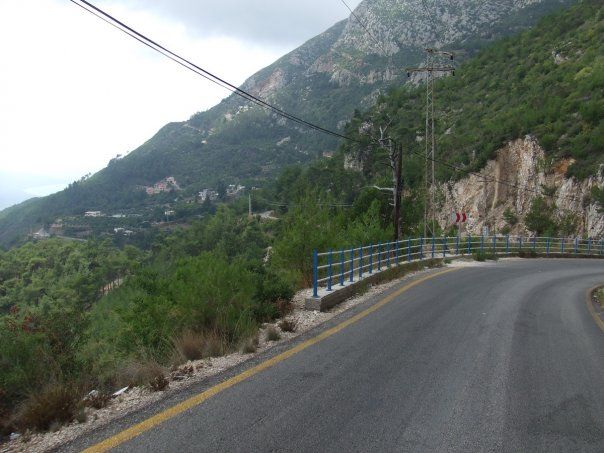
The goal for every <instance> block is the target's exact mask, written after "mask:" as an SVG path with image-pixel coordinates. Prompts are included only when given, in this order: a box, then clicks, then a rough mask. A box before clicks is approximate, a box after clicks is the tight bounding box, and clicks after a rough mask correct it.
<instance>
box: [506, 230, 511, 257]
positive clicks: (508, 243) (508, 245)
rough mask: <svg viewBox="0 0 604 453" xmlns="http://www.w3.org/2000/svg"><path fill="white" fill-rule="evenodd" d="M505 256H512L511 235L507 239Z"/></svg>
mask: <svg viewBox="0 0 604 453" xmlns="http://www.w3.org/2000/svg"><path fill="white" fill-rule="evenodd" d="M505 254H506V255H509V254H510V235H509V234H508V235H507V236H506V237H505Z"/></svg>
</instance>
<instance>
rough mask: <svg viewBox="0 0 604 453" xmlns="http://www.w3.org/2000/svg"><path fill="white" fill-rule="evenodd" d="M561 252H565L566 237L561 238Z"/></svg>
mask: <svg viewBox="0 0 604 453" xmlns="http://www.w3.org/2000/svg"><path fill="white" fill-rule="evenodd" d="M560 253H564V238H560Z"/></svg>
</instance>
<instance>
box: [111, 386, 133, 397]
mask: <svg viewBox="0 0 604 453" xmlns="http://www.w3.org/2000/svg"><path fill="white" fill-rule="evenodd" d="M129 388H130V387H129V386H126V387H124V388H123V389H119V390H118V391H117V392H115V393H113V394H112V395H111V396H112V397H113V398H117V397H118V396H120V395H123V394H124V393H126V392H127V391H128V389H129Z"/></svg>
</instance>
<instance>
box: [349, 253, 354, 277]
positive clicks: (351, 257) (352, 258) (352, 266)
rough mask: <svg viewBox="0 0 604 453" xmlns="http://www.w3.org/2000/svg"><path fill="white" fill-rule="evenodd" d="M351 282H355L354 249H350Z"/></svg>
mask: <svg viewBox="0 0 604 453" xmlns="http://www.w3.org/2000/svg"><path fill="white" fill-rule="evenodd" d="M348 278H349V279H350V282H351V283H352V282H354V247H352V248H351V249H350V276H349V277H348Z"/></svg>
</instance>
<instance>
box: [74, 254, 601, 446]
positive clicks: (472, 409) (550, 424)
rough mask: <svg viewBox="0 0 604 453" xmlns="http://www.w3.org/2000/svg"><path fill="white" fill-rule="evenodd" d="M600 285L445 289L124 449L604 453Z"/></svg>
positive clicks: (471, 284) (437, 287)
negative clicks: (592, 290)
mask: <svg viewBox="0 0 604 453" xmlns="http://www.w3.org/2000/svg"><path fill="white" fill-rule="evenodd" d="M598 283H604V261H601V260H579V259H558V260H554V259H552V260H545V259H539V260H537V259H535V260H513V261H512V260H503V261H500V262H498V263H497V264H494V265H488V266H484V267H472V268H464V269H460V270H457V271H454V272H451V273H448V274H445V275H442V276H438V277H436V278H434V279H432V280H429V281H426V282H424V283H422V284H420V285H417V286H415V287H413V288H411V289H410V290H408V291H407V292H405V293H404V294H403V295H401V296H400V297H399V298H397V299H396V300H394V301H392V302H391V303H389V304H387V305H386V306H384V307H382V308H380V309H379V310H377V311H376V312H374V313H372V314H370V315H369V316H367V317H365V318H363V319H362V320H360V321H359V322H357V323H355V324H353V325H351V326H349V327H347V328H345V329H344V330H342V331H341V332H339V333H337V334H335V335H333V336H331V337H329V338H327V339H326V340H324V341H322V342H320V343H318V344H316V345H313V346H311V347H309V348H307V349H305V350H304V351H302V352H301V353H299V354H297V355H295V356H293V357H291V358H289V359H287V360H285V361H283V362H281V363H279V364H277V365H276V366H274V367H272V368H270V369H268V370H266V371H264V372H261V373H259V374H257V375H255V376H253V377H252V378H250V379H248V380H246V381H244V382H242V383H240V384H237V385H235V386H234V387H231V388H229V389H227V390H225V391H224V392H222V393H220V394H218V395H217V396H215V397H213V398H211V399H209V400H207V401H206V402H204V403H203V404H201V405H199V406H196V407H195V408H193V409H191V410H189V411H187V412H185V413H183V414H181V415H179V416H177V417H175V418H172V419H170V420H168V421H166V422H164V423H163V424H161V425H159V426H157V427H155V428H154V429H152V430H150V431H148V432H145V433H143V434H142V435H140V436H138V437H136V438H135V439H133V440H131V441H129V442H127V443H125V444H122V445H121V446H120V447H118V448H117V450H118V451H123V452H128V453H134V452H149V451H162V452H201V451H212V452H214V451H224V452H255V451H259V452H265V451H302V452H321V451H338V452H352V451H358V452H368V451H380V452H381V451H386V452H388V451H393V452H394V451H396V452H401V451H413V452H415V451H418V452H424V451H425V452H470V451H471V452H474V451H501V452H508V451H509V452H521V451H523V452H529V451H530V452H536V451H542V452H546V451H547V452H553V451H564V452H568V451H589V452H603V451H604V333H603V332H602V331H601V330H600V328H599V327H598V326H597V324H596V323H595V322H594V320H593V319H592V318H591V316H590V314H589V312H588V311H587V307H586V304H585V292H586V290H587V289H588V288H589V287H591V286H594V285H596V284H598ZM374 302H375V301H371V302H370V303H369V304H371V303H374ZM362 308H366V306H365V307H360V308H359V309H357V311H358V310H361V309H362ZM345 316H349V315H345ZM247 366H249V365H247ZM239 371H240V370H239ZM227 377H228V376H227ZM199 390H203V389H198V391H199ZM148 415H150V414H138V415H137V417H138V418H139V419H143V418H144V417H145V416H148ZM135 418H136V417H135ZM133 421H135V420H129V419H126V420H122V422H121V424H117V425H115V426H113V427H112V428H111V429H110V430H109V431H107V430H105V431H103V432H99V433H97V435H96V436H92V437H90V438H89V439H86V440H85V441H80V442H78V443H75V444H73V445H72V446H70V448H73V449H75V448H81V447H83V446H84V443H86V444H89V445H90V443H92V442H94V441H98V440H102V439H103V436H105V437H106V436H108V435H109V434H110V433H111V432H118V431H119V430H120V429H123V428H124V427H127V426H128V425H129V423H132V422H133Z"/></svg>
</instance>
